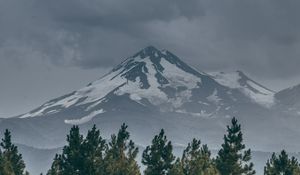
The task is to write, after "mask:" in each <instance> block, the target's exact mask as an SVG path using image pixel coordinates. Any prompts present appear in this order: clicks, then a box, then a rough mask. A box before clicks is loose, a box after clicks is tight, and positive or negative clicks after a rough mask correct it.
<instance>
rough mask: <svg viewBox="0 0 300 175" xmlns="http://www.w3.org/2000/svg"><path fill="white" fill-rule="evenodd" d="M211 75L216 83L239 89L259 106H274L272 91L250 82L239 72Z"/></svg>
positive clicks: (273, 93)
mask: <svg viewBox="0 0 300 175" xmlns="http://www.w3.org/2000/svg"><path fill="white" fill-rule="evenodd" d="M211 75H212V76H213V78H214V79H215V80H216V81H217V82H218V83H220V84H222V85H223V86H226V87H229V88H231V89H239V90H240V91H241V92H242V93H244V94H245V95H246V96H248V97H249V98H251V99H252V100H253V101H254V102H256V103H258V104H260V105H263V106H265V107H271V106H273V105H274V104H275V98H274V95H275V92H274V91H272V90H270V89H268V88H266V87H264V86H263V85H261V84H259V83H257V82H255V81H253V80H251V79H250V78H248V77H247V76H246V75H245V74H244V73H243V72H241V71H236V72H231V73H224V72H217V73H211Z"/></svg>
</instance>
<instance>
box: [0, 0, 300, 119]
mask: <svg viewBox="0 0 300 175" xmlns="http://www.w3.org/2000/svg"><path fill="white" fill-rule="evenodd" d="M299 8H300V1H297V0H226V1H222V0H188V1H184V0H0V117H7V116H13V115H17V114H20V113H23V112H27V111H28V110H30V109H32V108H33V107H36V106H38V105H40V104H41V103H43V102H45V101H46V100H49V99H51V98H53V97H57V96H60V95H63V94H64V93H67V92H70V91H73V90H76V89H78V88H80V87H82V86H84V85H86V84H87V83H89V82H90V81H92V80H95V79H97V78H99V77H100V76H101V75H102V74H104V73H105V72H107V71H108V70H109V69H110V68H111V67H112V66H114V65H115V64H117V63H119V62H120V61H121V60H122V59H124V58H126V57H128V56H131V55H132V54H134V53H135V52H137V51H138V50H139V49H141V48H143V47H146V46H148V45H153V46H155V47H157V48H161V49H162V48H164V49H167V50H170V51H171V52H173V53H174V54H176V55H178V56H179V57H181V58H182V60H184V61H186V62H187V63H190V64H193V65H194V66H196V67H197V68H199V69H201V70H202V71H207V72H210V71H234V70H242V71H244V72H245V73H247V74H248V75H250V77H252V78H253V79H255V80H258V81H259V82H261V83H262V84H264V85H266V86H267V87H269V88H271V89H274V90H280V89H283V88H285V87H288V86H292V85H295V84H299V83H300V69H299V66H300V57H299V56H300V40H299V39H300V20H299V19H300V10H299Z"/></svg>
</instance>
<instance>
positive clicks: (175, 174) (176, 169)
mask: <svg viewBox="0 0 300 175" xmlns="http://www.w3.org/2000/svg"><path fill="white" fill-rule="evenodd" d="M168 175H185V174H184V172H183V166H182V163H181V160H180V159H179V158H177V159H176V161H175V163H174V164H173V166H172V168H171V169H170V171H169V173H168Z"/></svg>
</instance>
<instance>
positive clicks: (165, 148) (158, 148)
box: [142, 129, 175, 175]
mask: <svg viewBox="0 0 300 175" xmlns="http://www.w3.org/2000/svg"><path fill="white" fill-rule="evenodd" d="M172 150H173V146H172V144H171V142H170V141H168V140H167V137H166V136H165V132H164V130H163V129H162V130H161V131H160V133H159V135H156V136H155V137H154V139H153V140H152V145H151V146H147V147H146V149H145V151H144V152H143V159H142V163H143V164H144V165H145V166H146V170H145V172H144V173H145V175H166V174H168V172H169V171H170V169H171V168H172V164H173V162H174V160H175V156H174V155H173V153H172Z"/></svg>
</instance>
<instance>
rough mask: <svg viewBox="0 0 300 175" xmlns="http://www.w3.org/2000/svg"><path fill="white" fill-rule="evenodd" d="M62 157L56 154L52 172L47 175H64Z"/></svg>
mask: <svg viewBox="0 0 300 175" xmlns="http://www.w3.org/2000/svg"><path fill="white" fill-rule="evenodd" d="M62 163H63V162H62V157H61V155H58V154H56V155H55V158H54V160H53V163H52V165H51V168H50V170H49V171H48V172H47V175H63V174H62V172H63V171H62Z"/></svg>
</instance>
